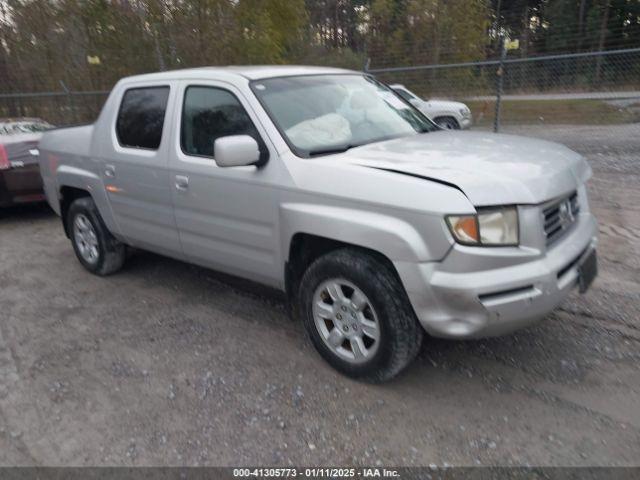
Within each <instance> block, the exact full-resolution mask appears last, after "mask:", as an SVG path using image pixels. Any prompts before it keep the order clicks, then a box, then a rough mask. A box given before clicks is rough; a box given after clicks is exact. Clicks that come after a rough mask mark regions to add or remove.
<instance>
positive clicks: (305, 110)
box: [251, 75, 437, 157]
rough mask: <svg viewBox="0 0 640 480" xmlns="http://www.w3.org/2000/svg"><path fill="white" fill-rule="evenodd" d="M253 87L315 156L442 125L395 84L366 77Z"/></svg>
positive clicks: (296, 145)
mask: <svg viewBox="0 0 640 480" xmlns="http://www.w3.org/2000/svg"><path fill="white" fill-rule="evenodd" d="M251 87H252V89H253V91H254V93H255V94H256V96H257V97H258V98H259V100H260V101H261V103H262V104H263V106H264V107H265V109H266V110H267V112H268V113H269V115H270V116H271V119H272V120H273V121H274V123H275V124H276V125H277V126H278V128H279V129H280V131H281V132H282V133H283V135H284V136H285V138H286V139H287V141H288V143H289V145H290V146H291V147H292V149H293V150H294V151H295V153H296V154H297V155H299V156H302V157H312V156H314V155H323V154H329V153H336V152H339V151H344V150H347V149H349V148H351V147H355V146H360V145H366V144H368V143H373V142H379V141H383V140H388V139H392V138H399V137H406V136H411V135H418V134H420V133H425V132H430V131H433V130H436V129H437V127H435V125H434V124H433V123H432V122H431V121H430V120H428V119H427V118H426V117H425V116H424V115H422V114H421V113H420V112H419V111H417V110H416V109H415V108H413V107H412V106H411V105H408V104H407V103H406V102H404V101H403V100H401V99H400V98H399V97H398V96H397V95H396V94H395V93H394V92H393V91H392V90H391V89H390V88H388V87H386V86H384V85H382V84H381V83H379V82H377V81H375V80H374V79H372V78H370V77H368V76H363V75H307V76H299V77H281V78H270V79H264V80H259V81H254V82H252V84H251Z"/></svg>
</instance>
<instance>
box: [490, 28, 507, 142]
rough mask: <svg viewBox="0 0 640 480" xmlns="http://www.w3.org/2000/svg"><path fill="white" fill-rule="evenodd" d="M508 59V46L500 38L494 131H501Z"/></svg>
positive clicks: (502, 37)
mask: <svg viewBox="0 0 640 480" xmlns="http://www.w3.org/2000/svg"><path fill="white" fill-rule="evenodd" d="M506 59H507V46H506V45H505V42H504V35H503V36H501V37H500V64H499V66H498V71H497V72H496V113H495V115H494V118H493V131H494V132H495V133H498V132H499V131H500V115H501V110H502V88H503V85H504V65H505V60H506Z"/></svg>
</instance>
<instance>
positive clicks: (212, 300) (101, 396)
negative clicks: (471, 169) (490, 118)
mask: <svg viewBox="0 0 640 480" xmlns="http://www.w3.org/2000/svg"><path fill="white" fill-rule="evenodd" d="M511 130H513V131H517V132H518V133H524V134H529V135H533V136H542V137H545V138H551V139H554V140H558V141H561V142H563V143H566V144H568V145H570V146H571V147H573V148H575V149H577V150H579V151H581V152H583V153H585V154H586V155H587V156H588V158H589V160H590V162H591V165H592V166H593V168H594V172H595V177H594V179H593V180H592V182H591V184H590V190H591V198H592V208H593V210H594V211H595V213H596V215H597V217H598V219H599V221H600V233H601V236H600V239H601V244H600V249H599V250H600V261H601V265H600V268H601V273H600V276H599V278H598V279H597V280H596V282H595V284H594V286H593V288H592V290H591V291H589V293H588V294H587V295H586V296H583V297H580V296H578V295H577V294H576V295H573V296H572V297H571V298H570V299H569V300H568V301H567V302H566V303H565V304H564V305H563V306H562V307H561V308H560V309H559V310H558V311H557V312H556V313H554V314H552V315H550V316H549V318H547V319H546V320H545V321H544V322H542V323H540V324H539V325H538V326H535V327H533V328H529V329H527V330H524V331H521V332H519V333H517V334H514V335H511V336H507V337H502V338H496V339H490V340H482V341H473V342H471V341H470V342H454V341H444V340H435V339H429V340H428V341H426V342H425V346H424V348H423V350H422V352H421V354H420V356H419V358H418V360H417V361H416V362H415V363H414V364H413V366H412V367H411V368H410V369H409V370H408V371H407V372H406V374H404V375H402V376H401V377H400V378H398V379H397V380H395V381H393V382H391V383H388V384H385V385H382V386H371V385H366V384H361V383H357V382H354V381H351V380H348V379H346V378H344V377H342V376H340V375H339V374H337V373H336V372H335V371H333V370H332V369H331V368H330V367H328V366H327V365H326V364H325V363H324V362H323V361H322V360H321V359H320V358H319V356H318V355H317V354H316V353H315V351H314V350H313V349H312V347H311V346H310V344H309V343H308V342H307V341H306V340H305V337H304V334H303V329H302V326H301V325H299V324H297V323H296V322H294V321H292V320H290V319H289V317H288V316H287V314H286V305H285V303H284V299H283V297H282V295H280V294H279V293H278V292H275V291H272V290H269V289H266V288H263V287H260V286H258V285H254V284H251V283H248V282H245V281H241V280H238V279H235V278H231V277H227V276H223V275H220V274H217V273H215V272H212V271H208V270H204V269H201V268H198V267H194V266H190V265H187V264H184V263H180V262H177V261H173V260H169V259H166V258H162V257H159V256H156V255H152V254H148V253H139V254H137V255H135V256H134V257H133V258H131V260H130V262H129V263H128V265H127V267H126V269H125V270H124V271H122V272H121V273H119V274H117V275H114V276H111V277H108V278H98V277H95V276H92V275H90V274H88V273H86V272H85V271H84V270H83V269H82V267H81V266H80V264H79V263H78V262H77V261H76V259H75V257H74V255H73V252H72V249H71V246H70V244H69V242H68V240H67V239H66V238H65V237H64V234H63V232H62V228H61V226H60V223H59V220H58V219H57V217H55V216H54V215H53V214H51V213H50V212H49V211H48V210H47V209H46V208H42V207H34V208H20V209H12V210H8V211H4V212H2V213H1V214H0V464H2V465H16V464H19V465H247V464H251V465H255V464H258V465H267V464H274V465H284V464H295V465H298V466H299V465H322V464H325V465H326V464H329V465H345V464H356V465H359V464H368V465H376V464H378V465H380V464H384V465H429V464H438V465H444V464H449V465H480V464H482V465H495V464H499V465H514V464H517V465H638V464H639V463H640V455H639V452H640V368H639V367H640V362H639V359H640V349H639V347H640V286H639V285H638V279H639V278H640V227H639V225H640V189H638V185H640V168H639V167H638V161H639V154H640V127H639V126H637V125H635V126H628V127H619V128H611V127H607V128H606V129H604V128H598V127H588V128H582V127H558V128H552V129H549V128H548V127H545V129H542V128H531V127H526V128H521V129H511Z"/></svg>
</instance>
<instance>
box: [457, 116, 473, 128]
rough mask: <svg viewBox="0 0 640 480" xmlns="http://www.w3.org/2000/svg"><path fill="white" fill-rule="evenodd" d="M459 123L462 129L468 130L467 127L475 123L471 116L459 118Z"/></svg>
mask: <svg viewBox="0 0 640 480" xmlns="http://www.w3.org/2000/svg"><path fill="white" fill-rule="evenodd" d="M458 124H459V125H460V129H462V130H466V129H467V128H469V127H471V125H472V124H473V120H472V118H471V117H460V119H459V120H458Z"/></svg>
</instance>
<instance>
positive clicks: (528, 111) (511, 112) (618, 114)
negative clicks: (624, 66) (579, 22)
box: [465, 100, 640, 126]
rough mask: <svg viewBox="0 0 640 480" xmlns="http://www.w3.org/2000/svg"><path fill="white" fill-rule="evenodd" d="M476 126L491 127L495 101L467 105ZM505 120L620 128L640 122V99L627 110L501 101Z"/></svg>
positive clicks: (598, 103) (585, 103) (598, 104)
mask: <svg viewBox="0 0 640 480" xmlns="http://www.w3.org/2000/svg"><path fill="white" fill-rule="evenodd" d="M465 103H466V104H467V105H468V106H469V108H470V109H471V112H472V113H473V120H474V124H475V125H479V126H483V125H491V124H493V118H494V114H495V101H491V102H484V101H469V102H465ZM501 115H502V121H503V122H504V123H510V124H516V125H517V124H523V125H531V124H556V125H614V124H615V125H617V124H621V123H634V122H640V100H638V101H637V102H635V103H634V104H631V105H629V106H625V107H618V106H615V105H611V104H609V103H607V102H605V101H602V100H507V101H503V102H502V112H501Z"/></svg>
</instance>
